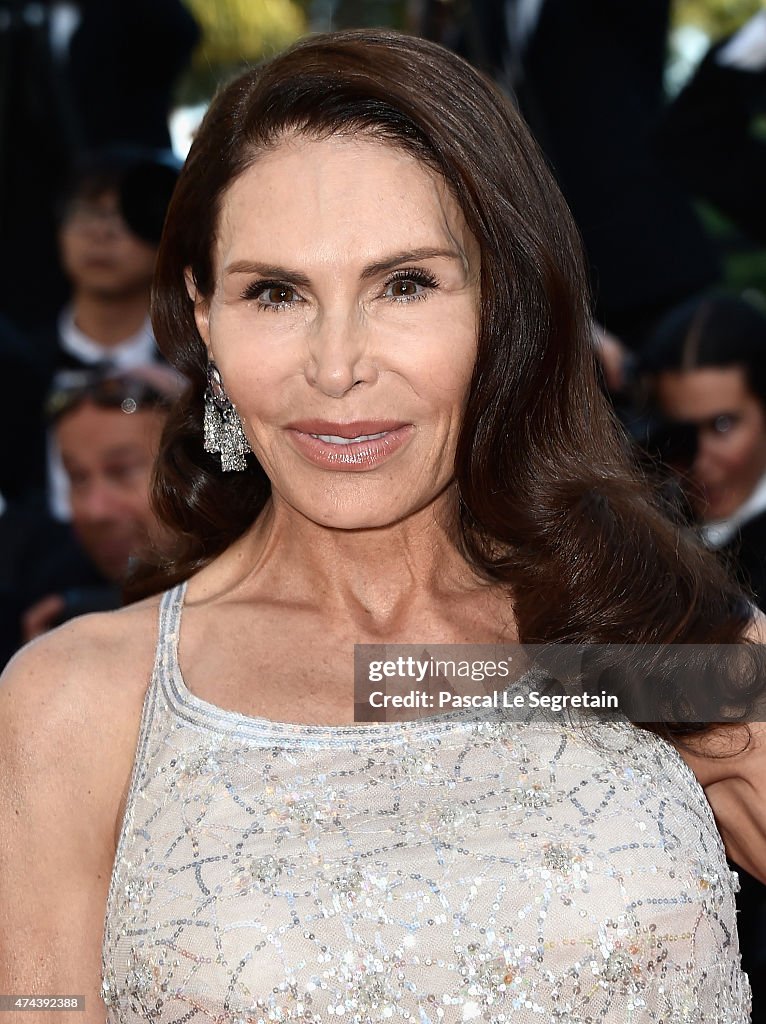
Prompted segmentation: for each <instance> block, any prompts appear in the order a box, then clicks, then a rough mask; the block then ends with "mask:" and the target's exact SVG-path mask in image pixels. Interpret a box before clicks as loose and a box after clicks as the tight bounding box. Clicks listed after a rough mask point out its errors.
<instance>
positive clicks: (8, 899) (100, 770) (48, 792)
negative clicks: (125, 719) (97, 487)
mask: <svg viewBox="0 0 766 1024" xmlns="http://www.w3.org/2000/svg"><path fill="white" fill-rule="evenodd" d="M83 627H84V628H83ZM98 634H99V630H98V629H96V630H94V629H92V628H91V627H90V626H89V625H88V624H87V622H86V621H85V620H81V621H80V622H78V623H71V624H70V625H69V626H65V627H62V629H60V630H58V631H57V632H56V633H55V634H50V635H49V636H48V637H45V638H43V639H42V640H40V641H38V642H37V643H36V644H33V645H31V646H30V647H29V648H27V649H25V650H24V651H23V652H22V653H21V654H20V655H18V656H17V657H16V659H14V661H13V662H12V663H11V665H10V666H9V668H8V669H7V670H6V672H5V674H4V676H3V677H2V680H0V808H1V809H2V810H1V813H0V893H2V898H1V899H0V993H2V994H4V995H11V994H13V995H18V996H21V997H28V996H36V997H46V996H70V997H71V996H83V997H84V999H85V1011H84V1013H76V1015H75V1016H74V1017H72V1018H71V1019H72V1020H76V1021H77V1024H96V1022H98V1024H103V1021H104V1020H105V1018H106V1008H105V1006H104V1004H103V1002H102V1001H101V998H100V995H99V989H100V982H101V942H102V931H103V923H104V914H105V906H106V895H107V889H108V885H109V878H110V873H111V867H112V862H113V858H114V816H115V806H116V802H118V801H119V792H118V790H119V788H120V784H121V783H120V777H121V774H122V773H123V772H124V770H125V768H124V762H123V758H122V756H121V754H120V744H119V743H117V744H116V746H115V736H114V728H113V720H114V716H110V715H109V711H108V691H107V689H106V688H105V687H104V685H103V681H102V682H101V685H99V686H97V685H96V684H95V683H94V673H93V668H94V666H93V665H92V664H89V663H92V662H93V661H94V660H96V661H98V658H97V656H96V652H97V651H98V650H101V651H102V652H103V651H104V646H103V639H104V638H103V636H102V637H100V638H99V636H98ZM99 639H101V641H102V643H101V644H99ZM100 675H101V679H102V680H103V678H104V676H105V673H104V671H103V664H102V671H101V673H100ZM110 745H111V746H112V749H111V750H110ZM115 761H116V762H117V763H116V764H115ZM2 1018H3V1021H4V1022H7V1024H14V1022H16V1021H18V1022H19V1024H47V1022H48V1021H51V1022H54V1021H60V1020H61V1017H60V1016H59V1015H58V1014H56V1015H54V1013H53V1012H50V1011H44V1010H33V1011H24V1012H21V1011H19V1013H18V1015H17V1014H16V1013H15V1012H11V1013H10V1014H9V1015H6V1014H5V1013H3V1014H2Z"/></svg>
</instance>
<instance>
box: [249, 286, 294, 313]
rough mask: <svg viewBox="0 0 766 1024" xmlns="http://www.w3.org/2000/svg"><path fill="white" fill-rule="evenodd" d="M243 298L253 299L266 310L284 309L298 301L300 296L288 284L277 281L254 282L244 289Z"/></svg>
mask: <svg viewBox="0 0 766 1024" xmlns="http://www.w3.org/2000/svg"><path fill="white" fill-rule="evenodd" d="M244 298H246V299H255V300H256V301H257V302H258V303H259V304H260V305H261V306H263V307H265V308H266V309H275V310H278V309H285V308H286V307H287V306H291V305H292V304H293V303H295V302H299V301H300V295H298V293H297V292H296V290H295V289H294V288H291V287H290V285H289V284H281V283H280V282H278V281H256V282H255V283H254V284H252V285H250V286H249V287H248V288H246V289H245V292H244Z"/></svg>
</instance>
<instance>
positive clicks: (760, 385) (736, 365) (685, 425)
mask: <svg viewBox="0 0 766 1024" xmlns="http://www.w3.org/2000/svg"><path fill="white" fill-rule="evenodd" d="M640 368H641V370H642V371H643V372H644V373H645V374H646V375H647V376H648V380H649V384H650V388H651V395H652V400H653V403H654V405H655V408H656V410H657V412H658V413H659V414H660V417H661V419H660V420H659V422H656V421H655V424H654V430H655V434H656V435H660V436H661V437H662V439H663V440H662V445H661V447H663V448H664V457H665V461H666V463H668V464H670V466H671V468H672V469H673V470H674V471H675V472H676V473H677V474H678V479H679V481H680V483H681V486H682V487H683V491H684V494H685V497H686V500H687V503H688V511H689V515H690V518H691V520H692V521H694V522H696V523H697V525H698V529H699V530H700V532H701V534H702V536H703V537H704V539H705V540H706V542H707V543H708V544H709V545H710V546H711V547H713V548H716V549H718V550H719V551H720V552H721V554H722V557H724V558H725V559H726V560H727V561H728V562H729V563H730V564H731V565H732V567H733V568H734V570H735V572H736V573H737V575H738V576H739V578H740V580H741V582H742V583H743V585H744V586H745V588H746V589H748V590H749V591H750V592H751V593H752V595H753V600H754V601H755V603H756V604H757V605H758V606H759V607H760V608H761V609H766V313H764V312H763V311H762V310H761V309H759V308H757V307H756V306H754V305H752V304H751V303H750V302H747V301H745V300H744V299H741V298H737V297H734V296H729V295H723V294H713V295H709V296H706V297H704V298H702V299H698V300H694V301H692V302H687V303H685V304H683V305H682V306H681V307H679V308H678V309H676V310H674V311H673V312H671V313H669V314H668V315H667V316H666V317H665V318H664V319H663V320H662V321H661V323H660V324H659V325H658V326H657V329H656V331H655V332H654V334H653V335H652V337H651V338H650V339H649V340H648V342H647V344H646V346H645V348H644V351H643V353H642V356H641V361H640ZM730 866H731V867H732V868H735V865H733V864H731V865H730ZM736 870H737V872H738V874H739V877H740V884H741V891H740V893H739V894H738V896H737V909H738V914H737V928H738V931H739V935H740V942H741V949H742V965H743V968H744V970H745V971H746V972H747V974H748V976H749V978H750V982H751V985H752V989H753V1022H754V1024H758V1022H760V1021H762V1020H763V1019H764V1015H765V1014H764V1010H765V1008H766V983H765V981H764V979H765V978H766V887H764V886H763V885H761V884H760V882H758V881H757V880H756V879H755V878H753V877H752V876H751V875H749V874H748V873H747V872H746V871H744V870H742V869H741V868H738V867H737V868H736Z"/></svg>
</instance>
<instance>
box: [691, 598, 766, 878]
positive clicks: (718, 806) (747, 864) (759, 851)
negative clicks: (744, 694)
mask: <svg viewBox="0 0 766 1024" xmlns="http://www.w3.org/2000/svg"><path fill="white" fill-rule="evenodd" d="M747 635H748V638H749V639H751V640H754V641H755V642H756V643H760V644H766V616H764V614H763V613H762V612H758V613H757V615H756V617H755V618H754V620H753V622H752V624H751V626H750V628H749V630H748V634H747ZM765 682H766V681H765ZM747 728H748V729H749V731H750V737H749V740H748V733H747V730H746V728H745V727H744V726H721V727H719V728H717V729H715V730H713V731H712V732H710V733H707V734H706V735H705V736H704V737H702V738H700V739H699V740H698V741H697V742H696V744H695V747H696V748H697V750H698V752H695V753H691V752H690V751H688V750H684V749H679V753H680V754H681V756H682V757H683V758H684V760H685V761H686V763H687V764H688V765H689V767H690V768H691V769H692V771H693V772H694V774H695V775H696V776H697V778H698V779H699V782H700V784H701V785H702V786H703V788H704V790H705V795H706V796H707V798H708V800H709V802H710V806H711V807H712V808H713V813H714V814H715V818H716V822H717V824H718V829H719V831H720V833H721V835H722V837H723V841H724V843H725V845H726V852H727V854H728V856H729V857H730V859H731V860H733V861H734V862H735V864H739V865H740V867H743V868H744V869H745V870H746V871H749V872H750V874H751V875H754V876H755V877H756V878H758V879H759V880H760V881H761V882H763V883H764V884H766V722H751V723H750V724H749V725H748V727H747ZM709 755H713V756H709Z"/></svg>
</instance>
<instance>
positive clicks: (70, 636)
mask: <svg viewBox="0 0 766 1024" xmlns="http://www.w3.org/2000/svg"><path fill="white" fill-rule="evenodd" d="M158 607H159V598H157V597H154V598H148V599H146V600H145V601H142V602H139V603H137V604H135V605H131V606H129V607H126V608H123V609H119V610H118V611H113V612H99V613H94V614H91V615H85V616H82V617H80V618H77V619H73V620H71V621H70V622H67V623H65V624H64V625H62V626H59V627H58V628H57V629H55V630H53V631H51V632H50V633H47V634H45V635H44V636H42V637H40V638H39V639H37V640H34V641H32V643H30V644H28V645H27V646H26V647H24V648H22V650H21V651H19V652H18V653H17V654H16V655H15V656H14V658H13V659H12V660H11V661H10V663H9V664H8V666H7V667H6V669H5V671H4V672H3V674H2V676H0V751H2V754H0V757H2V760H3V761H4V762H5V768H6V769H7V770H14V765H15V768H16V769H17V770H19V771H21V770H22V769H23V770H24V771H30V772H32V773H33V774H34V775H35V776H37V777H39V778H40V779H41V780H44V778H45V776H46V772H47V771H48V770H52V769H54V768H55V770H56V771H57V772H59V773H66V772H68V771H69V772H71V773H72V776H73V778H79V779H80V780H82V779H83V776H84V775H88V776H91V775H96V774H98V772H99V771H101V770H102V769H104V766H108V765H109V764H110V763H112V764H114V765H115V768H117V770H118V772H119V771H120V770H121V769H120V766H119V765H118V764H117V762H119V761H120V752H121V751H122V750H123V749H124V751H125V756H126V758H127V757H130V756H132V751H131V744H132V745H133V746H134V745H135V736H134V734H135V733H136V731H137V728H138V722H139V719H140V713H141V706H142V703H143V699H144V696H145V694H146V690H147V687H148V685H149V681H150V679H151V674H152V666H153V662H154V653H155V648H156V643H157V619H158ZM106 770H107V772H108V770H109V769H108V767H107V769H106Z"/></svg>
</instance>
